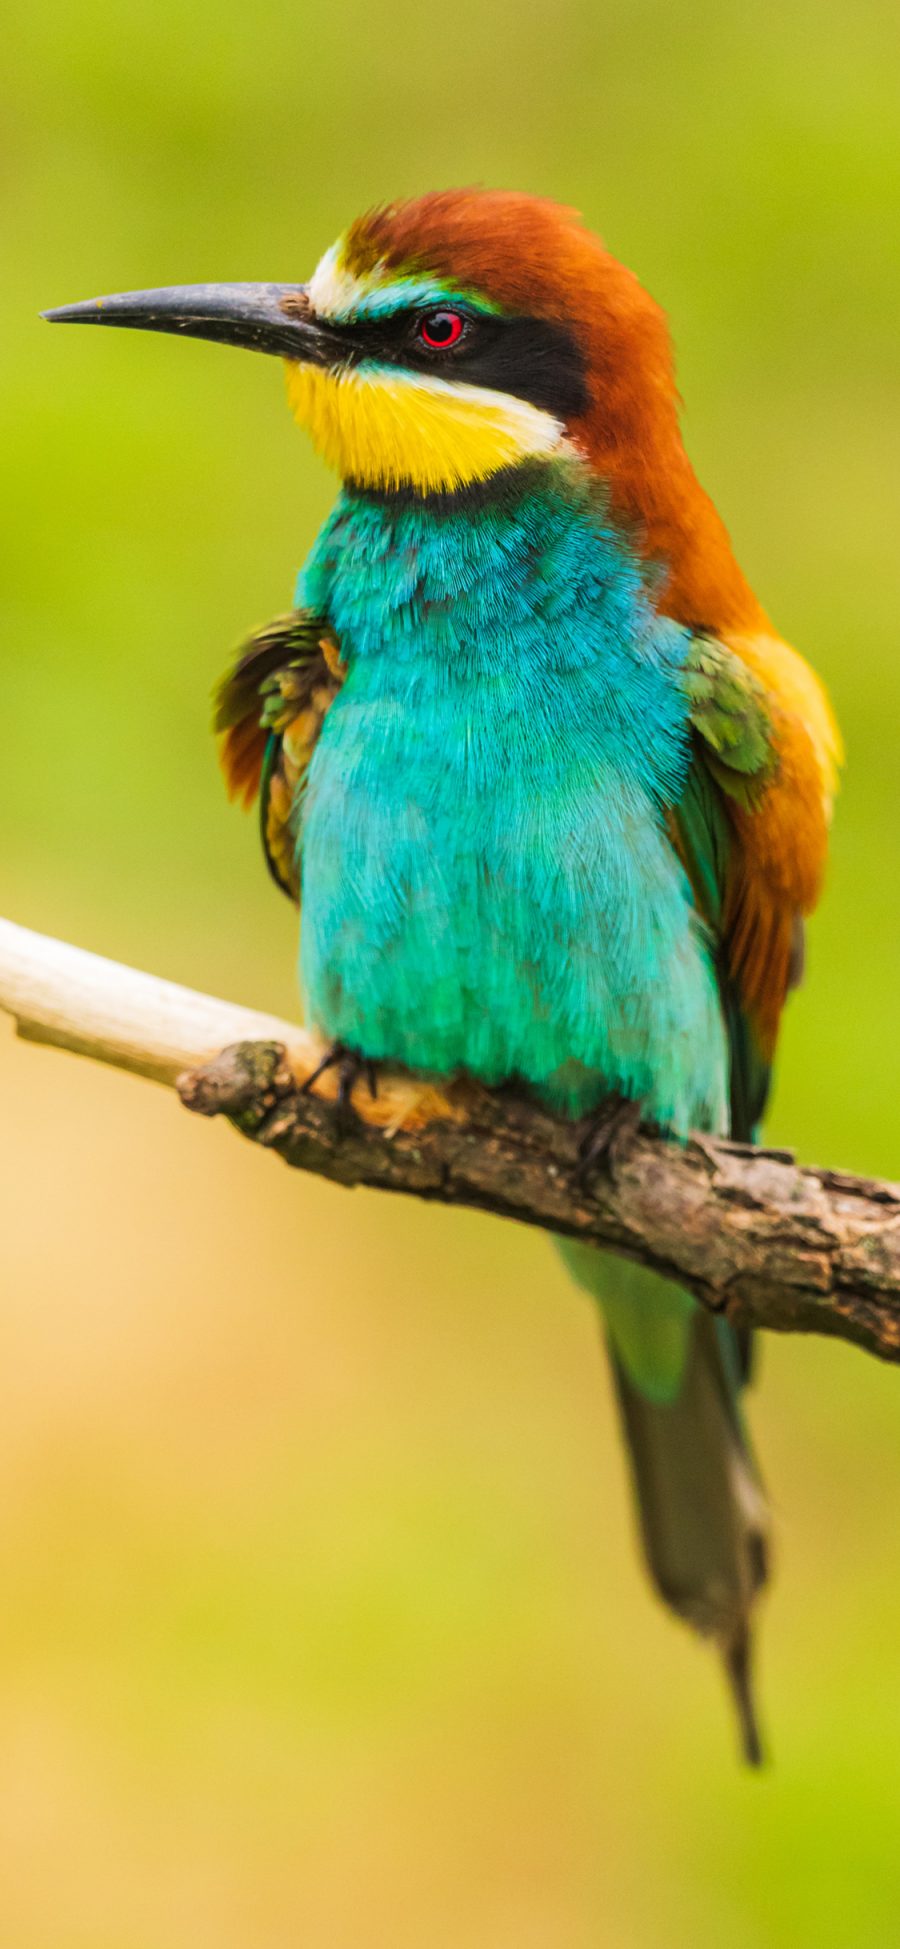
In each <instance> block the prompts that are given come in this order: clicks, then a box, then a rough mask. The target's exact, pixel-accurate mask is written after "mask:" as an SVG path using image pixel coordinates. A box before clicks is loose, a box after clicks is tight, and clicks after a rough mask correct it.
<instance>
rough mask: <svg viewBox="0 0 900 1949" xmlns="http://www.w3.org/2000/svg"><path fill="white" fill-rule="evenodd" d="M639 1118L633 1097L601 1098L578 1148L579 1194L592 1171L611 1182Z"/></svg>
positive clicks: (585, 1185)
mask: <svg viewBox="0 0 900 1949" xmlns="http://www.w3.org/2000/svg"><path fill="white" fill-rule="evenodd" d="M642 1116H643V1110H642V1106H641V1104H640V1103H639V1102H637V1101H636V1100H635V1098H634V1097H632V1096H620V1095H619V1092H618V1090H614V1091H613V1092H612V1094H611V1095H610V1096H606V1097H604V1099H603V1102H602V1103H601V1104H600V1107H599V1109H597V1110H595V1111H594V1113H593V1115H592V1116H591V1118H590V1121H589V1123H588V1126H587V1130H586V1131H585V1134H584V1136H583V1137H582V1140H581V1143H580V1144H579V1146H578V1167H577V1170H576V1173H575V1176H576V1182H577V1184H578V1185H579V1188H580V1189H581V1190H585V1189H586V1188H587V1184H588V1180H589V1178H590V1177H591V1175H592V1173H593V1172H595V1171H601V1170H602V1171H605V1172H606V1173H607V1175H608V1176H609V1177H611V1178H615V1175H616V1168H617V1166H618V1165H619V1164H620V1163H621V1162H622V1159H623V1157H624V1156H625V1153H626V1151H627V1150H628V1149H629V1147H630V1145H631V1143H632V1140H633V1139H634V1138H635V1137H636V1136H637V1132H638V1129H639V1128H640V1124H641V1119H642Z"/></svg>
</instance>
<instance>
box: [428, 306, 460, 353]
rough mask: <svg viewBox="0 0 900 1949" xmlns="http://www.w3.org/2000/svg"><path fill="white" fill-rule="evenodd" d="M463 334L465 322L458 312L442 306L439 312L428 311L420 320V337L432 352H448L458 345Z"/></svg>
mask: <svg viewBox="0 0 900 1949" xmlns="http://www.w3.org/2000/svg"><path fill="white" fill-rule="evenodd" d="M462 334H463V321H462V319H461V317H460V315H459V312H458V311H451V310H450V309H449V307H447V306H444V305H442V306H441V308H440V310H439V311H426V313H425V315H424V317H423V318H420V320H419V337H420V339H421V340H422V344H423V345H427V346H428V348H429V350H430V351H432V352H446V351H448V350H449V348H450V346H451V345H458V344H459V341H460V339H461V338H462Z"/></svg>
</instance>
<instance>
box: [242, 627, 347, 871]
mask: <svg viewBox="0 0 900 1949" xmlns="http://www.w3.org/2000/svg"><path fill="white" fill-rule="evenodd" d="M343 678H344V665H343V663H342V661H341V656H340V650H339V646H338V643H337V640H336V638H335V636H334V632H333V631H332V630H331V629H330V627H329V626H328V624H327V623H326V622H325V621H324V620H323V618H322V617H321V616H317V615H315V614H314V613H313V612H312V611H311V610H308V609H292V610H289V611H288V612H287V613H286V614H285V615H282V616H276V617H275V619H274V621H272V622H270V623H266V624H265V625H264V626H263V628H261V629H258V630H254V632H253V633H252V635H250V636H249V637H247V639H246V640H245V642H243V643H242V644H241V646H240V649H239V651H238V653H237V657H236V660H235V662H234V663H233V664H232V666H231V669H230V670H229V671H228V673H227V675H226V676H225V677H224V678H223V680H222V682H221V683H220V684H219V685H218V687H217V689H216V691H215V693H214V705H215V710H214V719H213V724H214V729H215V731H216V733H217V735H218V737H219V739H220V756H221V762H222V769H223V771H224V773H225V782H226V786H227V790H228V795H229V797H230V798H233V799H237V800H238V801H239V802H240V803H242V804H243V805H245V806H248V807H249V806H251V805H252V804H253V803H254V800H255V799H256V798H257V797H258V798H259V807H260V831H261V836H262V842H263V850H264V852H265V856H266V861H267V864H268V867H269V871H270V873H271V874H272V877H273V879H274V880H275V882H276V885H278V886H279V887H281V889H282V891H283V892H285V893H287V894H288V895H289V897H290V898H291V899H293V900H299V898H300V875H299V868H298V864H297V858H296V829H297V816H298V812H299V806H300V801H301V798H302V793H303V786H304V783H305V779H306V773H307V770H308V767H309V762H310V759H311V757H312V754H313V751H314V749H315V745H316V741H317V739H318V736H319V733H320V731H321V729H322V724H323V722H324V719H325V714H326V712H327V710H328V709H329V706H330V705H331V704H332V702H333V701H334V698H335V697H336V695H337V693H338V691H339V689H340V687H341V684H342V682H343Z"/></svg>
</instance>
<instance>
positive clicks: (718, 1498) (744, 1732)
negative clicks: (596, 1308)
mask: <svg viewBox="0 0 900 1949" xmlns="http://www.w3.org/2000/svg"><path fill="white" fill-rule="evenodd" d="M562 1250H563V1255H564V1257H565V1258H566V1260H567V1262H568V1264H569V1266H570V1269H571V1270H572V1271H573V1272H574V1274H575V1276H576V1278H577V1279H578V1281H579V1284H581V1285H582V1286H584V1287H586V1288H587V1290H588V1291H590V1292H591V1293H592V1295H593V1296H594V1298H596V1299H598V1300H599V1301H600V1304H601V1308H602V1311H603V1314H604V1319H605V1325H606V1333H607V1342H608V1347H609V1354H610V1359H611V1362H612V1368H613V1374H614V1377H615V1384H616V1393H617V1396H618V1401H619V1408H620V1412H621V1417H622V1426H623V1431H624V1434H625V1439H626V1446H627V1449H628V1456H629V1463H630V1468H631V1476H632V1481H633V1485H634V1491H635V1501H636V1505H637V1514H638V1520H639V1526H640V1533H641V1540H642V1543H643V1548H644V1555H645V1557H646V1561H647V1567H648V1569H649V1571H650V1575H651V1578H652V1580H653V1583H654V1584H655V1586H656V1589H657V1590H658V1592H659V1594H660V1596H661V1597H662V1599H663V1601H664V1603H666V1604H667V1605H668V1606H669V1608H670V1609H671V1610H672V1611H674V1612H675V1613H676V1615H677V1616H678V1617H681V1618H683V1619H684V1620H685V1621H686V1622H687V1623H688V1624H691V1625H692V1626H693V1627H694V1629H695V1630H696V1631H699V1632H700V1633H701V1634H702V1635H703V1636H705V1637H709V1638H711V1639H712V1640H713V1641H714V1643H715V1644H716V1645H717V1646H718V1649H719V1651H720V1653H721V1656H722V1659H723V1662H724V1666H725V1672H726V1675H727V1678H728V1682H729V1686H730V1690H731V1694H732V1697H733V1700H734V1704H735V1707H736V1710H737V1716H738V1723H739V1726H740V1732H741V1743H742V1748H743V1753H744V1757H745V1759H746V1760H747V1761H748V1762H749V1763H750V1764H751V1765H754V1766H755V1765H758V1764H759V1763H760V1759H761V1744H760V1737H759V1730H758V1726H757V1720H756V1711H755V1706H754V1700H753V1689H752V1680H751V1619H752V1614H753V1610H754V1606H755V1603H756V1599H757V1597H758V1596H759V1593H760V1591H761V1589H762V1587H763V1585H764V1583H765V1581H766V1575H767V1556H768V1518H767V1510H766V1501H765V1496H764V1493H763V1489H762V1485H761V1482H760V1479H759V1475H758V1473H757V1469H756V1466H755V1463H754V1460H753V1455H752V1453H751V1450H750V1446H749V1442H748V1438H747V1435H746V1431H745V1429H744V1424H743V1417H742V1414H741V1405H740V1393H741V1385H742V1374H743V1372H744V1371H746V1366H745V1362H744V1360H743V1358H742V1350H741V1348H740V1347H739V1344H738V1340H737V1336H736V1335H735V1334H734V1333H733V1331H732V1329H731V1328H730V1327H729V1326H728V1325H727V1324H726V1323H725V1322H724V1321H720V1320H715V1319H713V1317H712V1315H711V1314H709V1313H706V1312H704V1310H703V1309H702V1308H701V1307H699V1306H697V1305H696V1303H695V1302H693V1301H692V1300H691V1299H690V1298H689V1296H688V1295H687V1294H686V1293H685V1292H684V1291H683V1290H682V1289H681V1288H679V1287H676V1286H673V1285H672V1284H670V1282H669V1281H667V1280H664V1279H661V1278H660V1277H659V1276H658V1275H657V1274H656V1273H652V1272H649V1271H647V1270H646V1268H644V1267H641V1266H636V1265H631V1264H628V1263H627V1262H626V1261H624V1260H622V1259H618V1260H617V1259H613V1258H610V1257H609V1256H608V1255H606V1254H602V1253H599V1252H596V1251H592V1250H589V1249H588V1248H586V1247H584V1246H581V1245H577V1244H574V1243H573V1242H571V1241H570V1242H568V1243H565V1242H562Z"/></svg>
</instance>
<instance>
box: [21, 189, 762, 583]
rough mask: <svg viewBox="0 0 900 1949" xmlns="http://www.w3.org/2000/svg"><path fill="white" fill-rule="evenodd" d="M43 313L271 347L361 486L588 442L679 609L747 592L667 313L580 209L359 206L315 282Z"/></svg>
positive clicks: (440, 202) (478, 198)
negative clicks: (706, 472)
mask: <svg viewBox="0 0 900 1949" xmlns="http://www.w3.org/2000/svg"><path fill="white" fill-rule="evenodd" d="M45 315H46V316H47V317H49V318H50V319H52V320H55V321H60V322H63V323H67V322H71V323H84V324H100V325H120V326H128V327H132V328H138V329H144V330H149V331H161V332H174V333H178V334H180V335H181V336H183V337H194V338H207V339H214V340H217V341H219V342H222V343H225V344H231V345H240V346H246V347H249V348H250V349H252V350H256V351H261V352H268V353H274V354H276V355H277V356H279V357H281V358H282V359H284V360H285V362H286V367H287V382H288V397H289V400H290V404H291V408H292V410H293V412H294V415H295V417H296V418H297V420H298V421H299V422H300V423H301V424H303V425H304V426H306V427H307V428H308V429H309V431H310V433H311V435H312V438H313V440H314V442H315V444H316V446H317V447H318V448H319V450H320V452H321V453H322V454H323V455H324V457H325V458H326V460H328V461H329V462H330V463H331V464H332V465H333V466H334V467H335V468H336V469H337V470H338V472H339V473H340V474H341V476H342V477H343V479H344V480H346V481H349V482H352V483H355V484H357V485H358V486H361V487H364V488H367V489H375V490H378V491H382V492H388V493H390V492H396V491H400V492H404V493H410V492H412V493H413V494H417V495H421V496H423V497H425V496H428V495H433V494H440V495H446V494H454V493H459V492H463V491H465V490H467V489H471V487H472V485H473V484H474V483H481V482H489V481H490V480H491V479H492V478H493V477H495V476H498V475H502V474H504V473H505V472H506V470H508V469H510V468H515V467H517V466H519V465H521V464H522V463H527V462H533V461H534V460H535V459H538V458H545V459H546V458H552V457H553V456H556V455H562V454H566V453H567V454H569V455H570V456H571V455H576V454H577V455H579V456H580V457H581V458H582V460H583V462H584V463H585V464H586V465H587V466H589V467H590V468H591V470H592V471H593V472H594V473H595V474H596V475H597V476H598V477H599V478H600V479H601V480H602V481H603V483H604V486H605V488H606V490H607V493H608V496H609V499H610V503H611V506H612V510H613V513H614V514H619V515H621V516H622V518H623V519H624V520H625V521H626V522H627V523H628V524H629V526H630V527H631V529H632V530H633V532H634V533H635V535H636V536H637V538H638V545H639V546H640V547H641V549H642V552H644V553H646V554H647V555H648V556H651V557H652V558H654V559H655V560H657V561H660V562H661V564H662V567H663V568H664V571H665V573H666V576H667V578H668V582H669V586H670V590H671V595H672V600H671V608H672V613H676V614H677V613H680V612H682V611H686V612H688V613H689V614H690V618H691V620H695V619H696V620H711V616H710V615H707V614H705V611H709V609H710V601H708V600H707V601H705V600H704V587H703V585H704V580H705V581H706V582H708V581H709V577H710V573H712V574H713V579H714V582H715V583H716V585H717V586H716V588H715V589H714V590H713V591H712V596H715V601H714V602H713V607H716V606H718V609H719V611H720V612H724V610H725V609H728V608H731V609H734V610H735V613H736V611H737V609H740V608H742V607H743V608H744V609H745V608H746V598H747V596H748V594H749V592H748V591H747V590H746V585H745V584H743V579H742V578H741V577H740V575H739V571H737V569H736V566H735V564H734V563H733V559H732V558H731V556H730V551H729V549H728V544H727V538H726V537H725V536H724V531H723V530H721V524H720V523H718V517H717V516H715V514H714V512H713V510H712V509H711V507H710V505H709V503H708V502H707V501H706V497H705V496H704V495H703V494H702V490H701V489H700V488H699V486H698V484H697V482H696V480H695V478H694V476H693V474H692V472H691V469H690V466H689V463H688V461H687V459H686V457H685V454H684V449H683V446H682V443H681V436H680V432H679V427H678V412H677V396H676V393H675V385H674V377H673V370H672V358H671V350H670V344H669V335H668V330H667V326H666V321H665V318H664V315H663V313H662V311H661V310H660V308H659V306H658V305H657V304H655V302H654V301H653V299H652V298H650V297H649V296H648V294H647V293H646V292H645V291H644V289H643V287H642V286H641V285H640V283H639V282H638V280H637V278H636V277H634V275H633V274H632V273H631V272H630V271H628V270H626V269H625V267H624V266H623V265H621V264H620V263H618V262H617V260H616V259H615V258H614V257H612V256H611V255H610V253H609V252H608V251H607V250H606V249H605V248H604V246H603V244H602V243H601V242H600V240H599V238H597V237H596V236H594V235H592V233H591V232H590V231H589V230H587V229H586V228H585V227H584V226H583V224H582V223H581V220H580V218H579V217H578V216H577V214H576V212H574V211H573V210H569V209H565V208H562V207H561V206H560V205H558V204H555V203H551V202H547V201H545V200H544V199H542V198H537V197H531V196H525V195H520V194H516V193H514V192H507V191H493V190H450V191H445V192H441V193H439V194H436V195H430V196H423V197H419V198H417V199H414V200H412V201H409V202H403V203H395V204H390V205H387V206H385V207H382V208H379V209H376V210H374V211H371V212H370V213H369V214H368V215H366V216H364V217H362V218H360V219H359V220H358V221H357V222H355V223H354V224H352V225H351V226H350V228H349V229H348V230H347V231H346V232H345V233H344V234H343V236H342V237H341V238H340V239H339V240H338V242H337V243H336V244H334V245H333V246H332V248H331V249H330V250H328V251H326V253H325V255H324V257H323V258H322V259H321V261H320V263H319V264H318V265H317V267H316V269H315V270H314V272H313V274H312V277H311V278H310V279H309V282H308V283H307V284H297V285H280V284H221V285H216V284H213V285H187V286H175V287H173V288H170V289H165V290H161V291H137V292H129V293H127V294H125V295H121V296H117V297H109V298H98V299H95V300H93V301H91V302H89V303H87V304H79V305H70V306H66V307H64V308H63V309H61V310H58V311H53V312H49V313H47V314H45ZM701 543H702V544H703V546H702V547H701V546H700V545H699V544H701ZM704 548H705V567H704ZM710 599H712V598H710ZM751 600H752V599H751ZM698 605H699V606H698Z"/></svg>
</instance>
